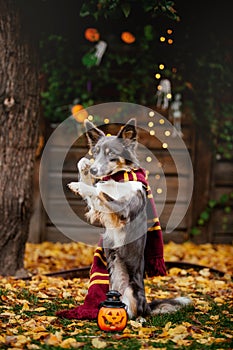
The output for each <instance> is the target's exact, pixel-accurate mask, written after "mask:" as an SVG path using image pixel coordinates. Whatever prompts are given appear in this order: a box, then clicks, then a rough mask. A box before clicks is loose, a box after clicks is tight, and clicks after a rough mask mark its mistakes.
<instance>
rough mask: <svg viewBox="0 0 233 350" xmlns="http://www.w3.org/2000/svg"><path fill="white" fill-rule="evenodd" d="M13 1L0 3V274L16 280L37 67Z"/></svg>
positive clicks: (24, 230)
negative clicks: (12, 276) (13, 277)
mask: <svg viewBox="0 0 233 350" xmlns="http://www.w3.org/2000/svg"><path fill="white" fill-rule="evenodd" d="M16 5H17V4H16V1H14V0H0V275H19V273H21V272H22V271H24V270H23V267H24V250H25V244H26V241H27V237H28V232H29V222H30V217H31V212H32V190H33V187H32V179H33V166H34V158H35V149H36V144H37V134H38V119H39V117H38V110H39V89H38V76H37V65H36V64H35V61H34V57H35V55H34V53H33V51H34V50H32V49H31V48H30V42H29V40H25V39H24V33H23V30H22V21H21V19H20V10H19V9H18V8H17V6H16Z"/></svg>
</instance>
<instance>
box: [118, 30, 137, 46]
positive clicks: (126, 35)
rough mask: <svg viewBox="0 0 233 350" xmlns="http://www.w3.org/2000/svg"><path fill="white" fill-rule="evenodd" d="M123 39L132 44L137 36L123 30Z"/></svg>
mask: <svg viewBox="0 0 233 350" xmlns="http://www.w3.org/2000/svg"><path fill="white" fill-rule="evenodd" d="M121 40H122V41H124V42H125V43H126V44H132V43H134V42H135V40H136V38H135V36H134V35H133V34H132V33H130V32H123V33H122V34H121Z"/></svg>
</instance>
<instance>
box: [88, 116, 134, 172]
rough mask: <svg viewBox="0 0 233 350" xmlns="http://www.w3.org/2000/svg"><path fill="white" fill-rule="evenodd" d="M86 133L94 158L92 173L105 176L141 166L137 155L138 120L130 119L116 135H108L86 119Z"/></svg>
mask: <svg viewBox="0 0 233 350" xmlns="http://www.w3.org/2000/svg"><path fill="white" fill-rule="evenodd" d="M85 128H86V135H87V139H88V143H89V146H90V149H91V152H92V155H93V158H94V163H93V164H92V166H91V168H90V173H91V175H92V176H93V177H95V178H103V177H105V176H108V175H112V174H115V173H117V172H119V171H121V170H126V171H130V170H132V169H136V168H138V167H139V163H138V160H137V157H136V145H137V129H136V120H135V119H130V120H129V121H128V123H127V124H125V125H124V126H123V127H122V128H121V129H120V131H119V132H118V134H117V135H116V136H106V135H105V134H104V132H103V131H102V130H100V129H98V128H97V127H96V126H95V125H94V124H92V123H91V122H90V121H89V120H86V121H85Z"/></svg>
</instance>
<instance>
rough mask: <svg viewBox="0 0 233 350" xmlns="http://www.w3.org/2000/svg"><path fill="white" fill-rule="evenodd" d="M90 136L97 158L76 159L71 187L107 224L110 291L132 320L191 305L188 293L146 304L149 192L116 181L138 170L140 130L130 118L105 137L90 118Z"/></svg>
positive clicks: (91, 212) (90, 214)
mask: <svg viewBox="0 0 233 350" xmlns="http://www.w3.org/2000/svg"><path fill="white" fill-rule="evenodd" d="M85 128H86V135H87V139H88V143H89V146H90V151H91V154H92V156H93V159H94V161H93V162H91V161H90V160H89V159H88V158H85V157H84V158H81V160H80V161H79V162H78V170H79V176H80V179H79V182H71V183H69V184H68V187H69V188H70V189H71V191H73V192H74V193H75V194H79V195H80V196H81V197H82V198H83V199H84V200H85V201H86V202H87V206H88V210H89V211H88V213H87V214H86V215H87V218H88V219H89V220H90V222H91V223H94V221H96V220H98V221H99V222H100V223H101V224H102V225H103V227H104V228H105V233H104V234H103V248H104V252H105V255H106V259H107V269H108V272H109V280H110V289H113V290H117V291H118V292H120V293H121V295H122V301H123V302H124V303H125V304H126V305H127V312H128V316H129V318H133V317H137V316H146V315H153V314H157V313H168V312H174V311H176V310H178V309H180V308H181V307H183V306H186V305H188V304H190V302H191V301H190V299H189V298H187V297H178V298H174V299H164V300H155V301H153V302H151V303H147V301H146V297H145V288H144V267H145V266H144V250H145V244H146V239H147V212H146V202H147V198H146V197H147V196H146V191H145V186H144V184H143V183H142V182H141V181H127V182H123V181H120V182H119V181H115V180H114V179H112V178H111V176H113V177H114V175H116V174H118V173H121V174H122V173H124V172H131V171H134V170H136V169H138V168H140V165H139V161H138V159H137V155H136V146H137V128H136V121H135V119H130V120H129V121H128V122H127V123H126V124H125V125H124V126H123V127H122V128H121V129H120V131H119V132H118V134H117V135H115V136H106V135H105V134H104V132H103V131H102V130H100V129H99V128H97V127H96V126H95V125H94V124H92V123H91V122H90V121H88V120H86V121H85Z"/></svg>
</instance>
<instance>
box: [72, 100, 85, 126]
mask: <svg viewBox="0 0 233 350" xmlns="http://www.w3.org/2000/svg"><path fill="white" fill-rule="evenodd" d="M71 113H72V116H73V117H74V119H75V120H77V122H79V123H83V122H84V120H85V119H86V118H87V117H88V113H87V111H86V110H85V109H84V107H83V105H81V104H75V105H73V106H72V107H71Z"/></svg>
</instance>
